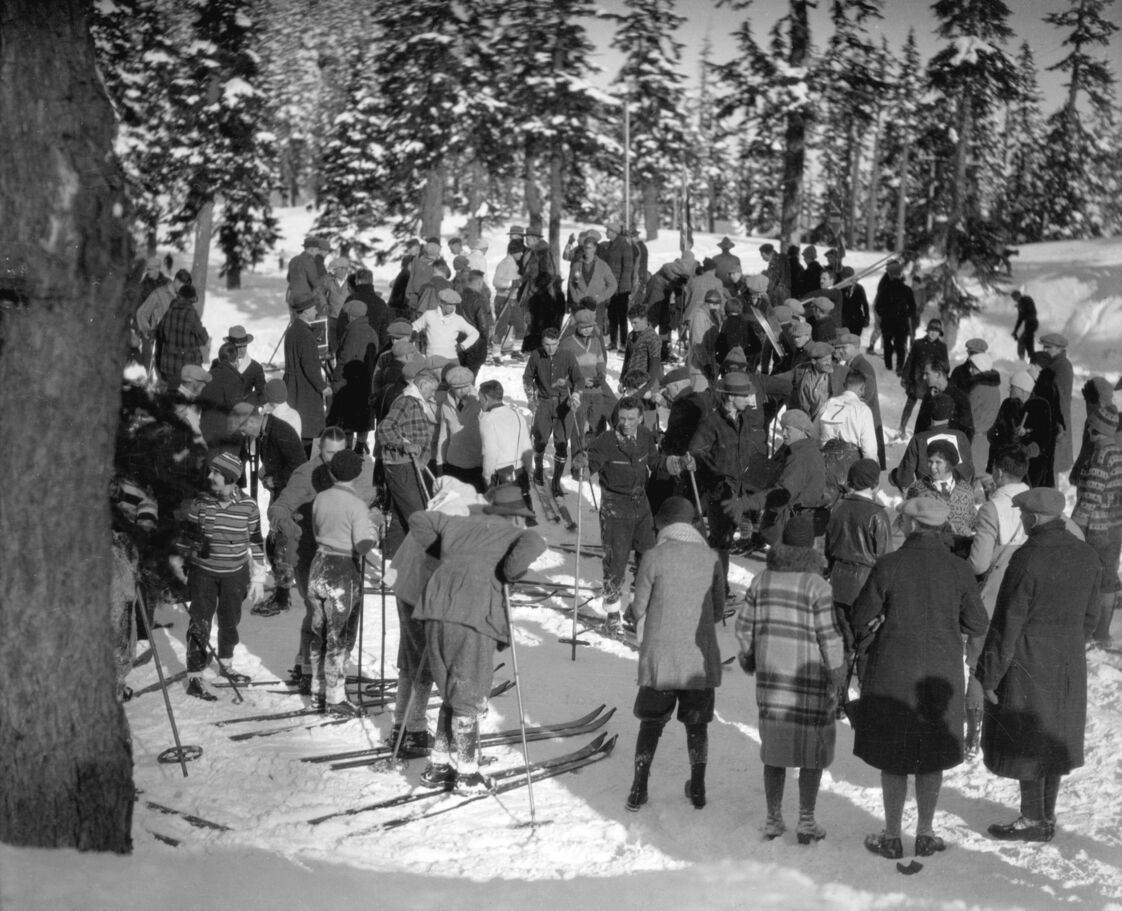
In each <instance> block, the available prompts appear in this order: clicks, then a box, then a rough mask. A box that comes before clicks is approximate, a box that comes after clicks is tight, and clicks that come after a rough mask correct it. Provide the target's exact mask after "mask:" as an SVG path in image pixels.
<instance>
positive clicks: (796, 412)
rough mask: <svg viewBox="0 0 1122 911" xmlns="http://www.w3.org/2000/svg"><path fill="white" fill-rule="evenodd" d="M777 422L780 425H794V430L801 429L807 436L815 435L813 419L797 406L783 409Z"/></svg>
mask: <svg viewBox="0 0 1122 911" xmlns="http://www.w3.org/2000/svg"><path fill="white" fill-rule="evenodd" d="M779 423H780V426H782V427H794V428H795V429H796V430H801V431H802V432H803V433H805V434H807V436H816V434H815V432H814V421H812V420H811V419H810V415H809V414H807V413H806V412H805V411H801V410H800V409H798V408H788V409H787V410H786V411H784V412H783V417H781V418H780V419H779Z"/></svg>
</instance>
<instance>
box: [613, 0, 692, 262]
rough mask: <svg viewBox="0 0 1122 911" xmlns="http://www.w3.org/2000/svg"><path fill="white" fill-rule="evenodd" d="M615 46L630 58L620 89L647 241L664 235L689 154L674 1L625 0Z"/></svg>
mask: <svg viewBox="0 0 1122 911" xmlns="http://www.w3.org/2000/svg"><path fill="white" fill-rule="evenodd" d="M624 6H625V7H626V9H627V13H626V14H625V15H623V16H620V17H618V21H619V29H618V31H617V32H616V35H615V40H614V41H613V46H614V47H615V48H616V49H617V50H619V51H620V52H621V53H622V54H623V55H624V63H623V67H622V68H621V70H620V72H619V76H618V77H617V78H616V85H617V87H618V89H619V91H621V92H622V94H623V96H624V103H625V104H627V105H628V106H629V109H630V127H631V130H630V137H631V155H632V167H631V172H632V179H633V180H634V181H635V183H637V184H638V186H639V188H640V191H641V193H642V199H643V216H644V222H645V224H646V233H647V239H648V240H653V239H655V238H656V237H657V236H658V225H659V199H660V195H661V192H662V189H663V188H664V187H665V186H667V185H671V184H676V183H677V182H678V180H679V179H680V175H681V173H682V171H683V165H684V164H685V158H686V155H687V152H688V146H687V143H686V135H685V123H684V109H685V90H684V88H683V85H682V83H683V79H682V74H681V72H680V69H679V68H680V65H681V60H682V47H683V45H682V43H681V42H680V41H678V40H677V39H676V38H675V37H674V34H675V32H677V31H678V30H679V29H680V28H681V26H682V24H683V23H684V22H685V19H684V18H683V17H682V16H679V15H677V14H676V13H675V12H674V2H673V0H624Z"/></svg>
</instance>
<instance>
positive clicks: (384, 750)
mask: <svg viewBox="0 0 1122 911" xmlns="http://www.w3.org/2000/svg"><path fill="white" fill-rule="evenodd" d="M602 711H604V705H603V704H601V705H598V706H597V707H596V708H595V709H593V710H592V711H591V712H589V713H588V714H587V715H584V716H583V717H581V718H575V719H574V720H572V721H562V722H559V723H557V724H543V725H537V726H536V727H535V728H533V729H534V730H541V729H544V728H550V729H567V728H572V727H578V726H580V725H583V724H588V723H589V722H590V721H592V720H594V719H595V718H596V717H597V716H598V715H599V714H600V713H601V712H602ZM613 711H614V709H613ZM526 730H527V731H529V730H531V728H527V729H526ZM498 733H502V734H508V733H510V731H500V732H498ZM482 736H484V737H486V736H495V735H493V734H492V735H487V734H484V735H482ZM393 746H394V745H393V742H392V741H389V740H387V741H386V742H385V743H383V744H382V745H380V746H376V747H367V748H365V749H362V750H348V751H346V752H344V753H327V754H320V755H317V756H304V757H301V759H300V761H301V762H312V763H322V762H339V761H342V760H345V759H361V758H362V757H364V756H365V757H368V758H369V757H375V758H376V757H377V756H379V755H381V754H385V755H392V754H393Z"/></svg>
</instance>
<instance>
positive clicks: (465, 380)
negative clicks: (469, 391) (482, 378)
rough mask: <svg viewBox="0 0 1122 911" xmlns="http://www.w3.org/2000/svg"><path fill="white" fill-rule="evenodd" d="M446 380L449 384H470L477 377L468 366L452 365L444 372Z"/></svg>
mask: <svg viewBox="0 0 1122 911" xmlns="http://www.w3.org/2000/svg"><path fill="white" fill-rule="evenodd" d="M444 382H445V383H447V384H448V385H449V386H470V385H471V384H472V383H473V382H475V377H473V376H472V375H471V371H470V370H468V368H467V367H452V368H450V369H449V370H448V372H447V373H445V374H444Z"/></svg>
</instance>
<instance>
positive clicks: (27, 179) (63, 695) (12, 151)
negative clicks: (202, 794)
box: [0, 0, 135, 853]
mask: <svg viewBox="0 0 1122 911" xmlns="http://www.w3.org/2000/svg"><path fill="white" fill-rule="evenodd" d="M89 17H90V3H89V0H85V2H83V0H4V2H3V3H2V4H0V36H3V39H2V41H0V211H3V213H4V218H3V219H0V292H3V293H4V295H5V296H7V297H9V298H10V297H13V296H14V297H16V298H17V301H18V303H16V304H14V305H13V306H12V307H10V308H6V309H5V310H3V311H0V345H2V346H3V347H2V349H0V350H2V357H0V426H2V427H4V428H5V429H6V430H8V433H6V434H5V439H4V445H3V446H0V477H3V478H5V479H6V483H5V484H4V486H3V491H2V492H0V781H2V782H3V786H2V787H0V840H3V841H5V842H8V843H10V844H14V845H32V846H40V847H74V848H79V849H81V850H91V851H116V852H119V853H125V852H128V851H130V850H131V848H132V841H131V837H130V832H131V827H132V808H133V802H134V799H135V791H134V787H133V781H132V750H131V744H130V741H129V730H128V725H127V724H126V722H125V713H124V710H123V709H122V707H121V705H120V704H119V703H118V702H117V700H116V672H115V668H114V663H113V642H112V631H111V628H110V608H109V603H110V576H111V566H112V563H113V560H112V556H111V552H110V544H111V532H110V523H109V510H108V508H107V504H106V497H107V493H106V492H107V490H108V488H109V481H110V476H111V471H112V469H111V466H112V464H113V450H114V439H115V435H116V429H117V414H118V409H119V406H120V398H121V371H122V369H123V367H124V362H125V353H126V349H127V345H128V338H127V331H126V327H127V320H128V313H127V304H126V303H125V300H124V296H123V294H122V290H123V283H124V277H125V272H126V270H127V268H128V264H129V261H130V257H131V249H130V248H131V241H130V238H129V235H128V229H127V223H126V218H127V217H128V215H129V213H128V212H127V210H126V209H125V197H124V180H123V176H122V174H121V171H120V168H119V166H118V164H117V161H116V159H115V158H113V156H112V149H113V142H114V130H115V120H114V115H113V111H112V110H111V108H110V105H109V101H108V99H107V98H106V97H105V94H104V89H103V88H102V84H101V80H100V78H99V77H98V74H97V70H96V68H95V65H94V59H93V41H92V40H91V39H90V35H89ZM48 453H49V462H50V464H51V465H54V466H65V467H64V469H62V470H52V469H51V468H50V467H49V466H47V465H46V464H45V463H44V462H43V456H44V454H48Z"/></svg>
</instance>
